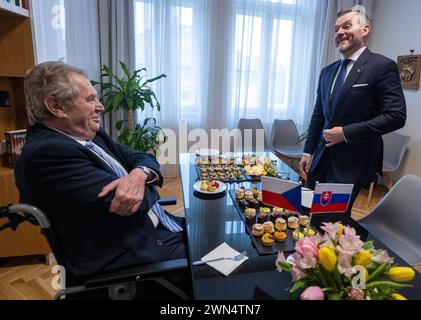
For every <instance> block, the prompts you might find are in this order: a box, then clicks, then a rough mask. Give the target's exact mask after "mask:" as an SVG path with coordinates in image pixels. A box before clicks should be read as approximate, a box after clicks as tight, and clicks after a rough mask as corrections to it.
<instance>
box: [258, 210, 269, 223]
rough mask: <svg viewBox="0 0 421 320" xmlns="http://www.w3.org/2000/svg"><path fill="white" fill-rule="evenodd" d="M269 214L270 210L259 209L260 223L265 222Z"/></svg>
mask: <svg viewBox="0 0 421 320" xmlns="http://www.w3.org/2000/svg"><path fill="white" fill-rule="evenodd" d="M269 214H270V209H269V208H266V207H261V208H260V212H259V219H260V221H265V220H267V217H268V215H269Z"/></svg>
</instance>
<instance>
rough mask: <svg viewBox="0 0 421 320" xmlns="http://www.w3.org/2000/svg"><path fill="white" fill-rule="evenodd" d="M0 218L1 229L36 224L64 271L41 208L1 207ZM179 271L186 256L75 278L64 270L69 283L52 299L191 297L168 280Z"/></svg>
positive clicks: (185, 263) (164, 202)
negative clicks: (1, 222)
mask: <svg viewBox="0 0 421 320" xmlns="http://www.w3.org/2000/svg"><path fill="white" fill-rule="evenodd" d="M159 203H160V204H161V205H172V204H175V203H176V199H175V198H163V199H160V200H159ZM2 217H6V218H8V219H9V222H8V223H6V224H5V225H3V226H0V231H1V230H3V229H6V228H12V229H13V230H16V229H17V228H18V226H19V224H20V223H22V222H24V221H29V222H31V223H33V224H36V225H39V226H40V228H41V233H42V234H43V235H44V236H45V237H46V239H47V241H48V244H49V245H50V247H51V250H52V252H53V254H54V257H55V259H56V260H57V264H58V265H59V266H61V268H60V269H61V270H63V266H66V254H65V250H63V248H62V247H61V245H60V243H59V241H58V240H57V237H56V236H55V234H54V230H53V227H52V226H51V223H50V221H49V219H48V217H47V216H46V215H45V214H44V213H43V212H42V211H41V210H39V209H38V208H36V207H34V206H31V205H26V204H17V205H9V206H5V207H1V208H0V218H2ZM64 271H66V270H64ZM180 272H184V273H185V272H189V264H188V261H187V259H186V258H184V259H177V260H169V261H163V262H158V263H153V264H148V265H141V266H138V267H134V268H130V269H126V270H116V271H112V272H104V273H99V274H92V275H87V276H83V277H75V276H74V275H72V274H69V273H68V272H66V273H65V283H66V285H67V284H70V286H69V287H66V288H63V289H61V290H60V291H58V292H57V293H56V295H55V296H54V299H55V300H59V299H62V298H64V297H65V298H66V299H107V298H108V299H112V300H131V299H134V298H140V299H148V300H150V299H152V300H153V299H162V298H166V299H170V300H189V299H190V298H191V297H190V295H189V294H187V293H186V292H185V291H186V290H183V289H181V288H180V287H179V286H176V285H175V284H174V283H172V282H171V281H169V280H168V277H169V276H171V278H173V276H174V274H177V273H180ZM189 278H190V277H189ZM182 280H184V279H182ZM187 287H188V284H187ZM151 288H153V289H154V290H155V292H158V296H156V297H153V296H151V290H150V289H151ZM187 291H190V290H187Z"/></svg>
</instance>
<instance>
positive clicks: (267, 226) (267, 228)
mask: <svg viewBox="0 0 421 320" xmlns="http://www.w3.org/2000/svg"><path fill="white" fill-rule="evenodd" d="M263 231H264V232H265V233H274V232H275V227H274V226H273V222H271V221H266V222H264V223H263Z"/></svg>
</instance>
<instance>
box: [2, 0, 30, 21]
mask: <svg viewBox="0 0 421 320" xmlns="http://www.w3.org/2000/svg"><path fill="white" fill-rule="evenodd" d="M0 11H4V12H6V13H7V14H11V15H18V16H22V17H26V18H29V10H28V9H25V8H23V7H21V6H17V5H16V4H15V1H13V2H12V1H11V2H8V1H6V0H0Z"/></svg>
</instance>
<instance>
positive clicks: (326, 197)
mask: <svg viewBox="0 0 421 320" xmlns="http://www.w3.org/2000/svg"><path fill="white" fill-rule="evenodd" d="M353 188H354V185H353V184H339V183H317V184H316V188H315V189H314V196H313V204H312V206H311V209H310V213H326V212H329V213H342V212H346V211H347V210H348V206H349V201H350V200H351V194H352V189H353Z"/></svg>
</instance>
